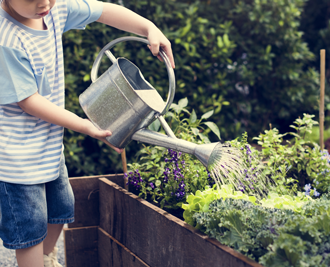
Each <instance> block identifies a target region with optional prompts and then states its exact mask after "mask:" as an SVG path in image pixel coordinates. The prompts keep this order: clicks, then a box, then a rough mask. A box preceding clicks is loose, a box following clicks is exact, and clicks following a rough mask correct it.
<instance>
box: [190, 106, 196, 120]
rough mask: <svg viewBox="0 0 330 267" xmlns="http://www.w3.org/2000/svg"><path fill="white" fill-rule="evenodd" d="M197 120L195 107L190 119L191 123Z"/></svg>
mask: <svg viewBox="0 0 330 267" xmlns="http://www.w3.org/2000/svg"><path fill="white" fill-rule="evenodd" d="M196 120H197V115H196V112H195V110H194V109H193V111H192V112H191V114H190V118H189V121H190V123H194V122H196Z"/></svg>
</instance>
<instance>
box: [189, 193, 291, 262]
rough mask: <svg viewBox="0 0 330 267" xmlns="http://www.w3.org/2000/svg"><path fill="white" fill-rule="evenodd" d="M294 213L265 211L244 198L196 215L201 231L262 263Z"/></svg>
mask: <svg viewBox="0 0 330 267" xmlns="http://www.w3.org/2000/svg"><path fill="white" fill-rule="evenodd" d="M291 215H293V212H292V211H291V210H279V209H270V208H264V207H261V206H258V205H254V204H253V203H251V202H249V201H246V200H242V199H231V198H227V199H222V198H221V199H218V200H215V201H213V202H212V203H211V204H210V207H209V210H208V211H206V212H198V213H195V214H194V215H193V218H194V219H195V220H196V222H197V224H198V225H200V229H201V230H202V231H203V232H205V233H206V234H208V235H209V236H210V237H213V238H216V239H217V240H218V241H220V242H221V243H222V244H224V245H228V246H230V247H232V248H234V249H235V250H238V251H240V252H241V253H243V254H245V255H247V256H249V257H250V258H252V259H255V260H258V259H259V257H261V256H263V255H264V254H266V253H267V247H268V246H269V245H270V244H272V243H273V242H274V240H275V239H276V237H277V231H278V229H279V228H280V227H281V226H283V225H284V224H285V222H286V221H287V220H288V217H289V216H291Z"/></svg>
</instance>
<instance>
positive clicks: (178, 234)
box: [64, 174, 262, 267]
mask: <svg viewBox="0 0 330 267" xmlns="http://www.w3.org/2000/svg"><path fill="white" fill-rule="evenodd" d="M70 182H71V185H72V188H73V191H74V193H75V199H76V204H75V209H76V211H75V222H74V223H72V224H69V225H68V228H65V229H64V242H65V258H66V267H82V266H88V267H94V266H95V267H96V266H100V267H103V266H122V267H140V266H152V267H162V266H171V267H172V266H180V267H184V266H189V267H192V266H198V267H202V266H207V267H212V266H214V267H234V266H235V267H243V266H244V267H247V266H251V267H262V265H260V264H258V263H256V262H255V261H252V260H251V259H249V258H247V257H246V256H244V255H242V254H240V253H238V252H237V251H235V250H234V249H232V248H230V247H227V246H224V245H222V244H221V243H220V242H218V241H217V240H215V239H212V238H209V237H208V236H207V235H205V234H203V233H201V232H200V231H198V230H196V229H195V228H193V227H192V226H190V225H188V224H187V223H185V222H184V221H182V220H180V219H178V218H177V217H175V216H173V215H171V214H169V213H168V212H166V211H164V210H162V209H160V208H158V207H156V206H155V205H153V204H151V203H149V202H147V201H145V200H144V199H141V198H140V197H138V196H136V195H134V194H133V193H131V192H128V191H127V190H126V189H124V188H123V187H124V179H123V175H122V174H120V175H104V176H89V177H77V178H70Z"/></svg>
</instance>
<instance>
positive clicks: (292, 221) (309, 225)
mask: <svg viewBox="0 0 330 267" xmlns="http://www.w3.org/2000/svg"><path fill="white" fill-rule="evenodd" d="M328 205H329V202H328ZM278 234H279V236H278V238H276V239H275V240H274V243H273V244H271V245H270V246H269V251H270V252H269V253H267V254H266V255H265V256H263V257H262V258H261V259H260V263H262V264H264V265H265V266H269V267H275V266H320V267H326V266H329V264H330V239H329V234H330V217H329V215H328V214H322V215H316V216H313V217H311V218H307V217H304V216H301V215H297V216H292V217H291V218H289V220H288V221H287V222H286V224H285V225H284V226H283V227H282V228H280V229H278Z"/></svg>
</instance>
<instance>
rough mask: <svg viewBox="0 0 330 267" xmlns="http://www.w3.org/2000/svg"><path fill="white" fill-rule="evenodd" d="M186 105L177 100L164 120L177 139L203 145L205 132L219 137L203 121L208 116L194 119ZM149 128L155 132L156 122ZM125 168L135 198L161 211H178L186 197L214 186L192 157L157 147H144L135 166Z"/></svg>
mask: <svg viewBox="0 0 330 267" xmlns="http://www.w3.org/2000/svg"><path fill="white" fill-rule="evenodd" d="M187 105H188V100H187V99H181V100H180V101H179V102H178V104H172V106H171V111H170V112H168V113H167V114H166V116H165V118H167V119H168V120H169V125H171V127H172V129H174V133H175V134H176V136H177V137H178V138H180V139H184V140H187V141H190V142H194V143H207V142H209V139H208V137H207V133H208V132H209V131H213V132H214V133H216V134H217V135H218V136H219V137H220V132H219V129H218V128H217V127H216V125H215V124H214V123H212V122H210V121H205V120H207V119H208V118H209V117H210V116H211V115H212V112H208V113H206V114H204V115H203V116H202V117H201V118H200V119H198V118H197V116H196V113H195V112H194V111H192V112H189V111H188V110H187V109H186V107H187ZM149 128H150V129H151V130H155V131H159V130H161V125H160V123H159V121H158V120H156V121H155V122H153V123H152V124H151V125H150V126H149ZM162 131H163V130H162ZM128 167H129V168H130V171H129V172H128V173H127V174H125V176H126V178H127V179H128V183H129V184H131V185H133V186H134V187H135V188H136V189H137V190H138V194H139V196H141V197H144V198H146V199H149V200H150V201H153V202H155V203H159V205H160V206H161V207H162V208H163V207H164V208H168V209H177V208H181V206H182V203H183V202H184V201H185V200H186V196H187V195H188V194H190V193H195V192H196V191H197V190H202V189H204V188H205V187H206V186H209V185H212V184H214V182H213V180H212V179H211V178H210V174H209V173H208V171H207V169H206V168H205V167H204V166H203V165H202V164H201V163H200V162H199V161H198V160H197V159H196V158H195V157H194V156H191V155H188V154H183V153H181V152H177V151H174V150H172V149H165V148H162V147H157V146H145V145H144V148H143V149H141V150H140V151H139V152H138V153H137V162H135V163H131V164H128Z"/></svg>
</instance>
